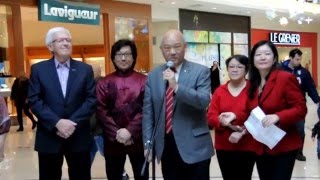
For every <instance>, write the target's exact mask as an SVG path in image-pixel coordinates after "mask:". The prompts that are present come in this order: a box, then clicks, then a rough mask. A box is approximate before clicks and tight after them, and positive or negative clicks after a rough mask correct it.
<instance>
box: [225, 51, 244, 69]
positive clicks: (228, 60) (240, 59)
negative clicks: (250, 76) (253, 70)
mask: <svg viewBox="0 0 320 180" xmlns="http://www.w3.org/2000/svg"><path fill="white" fill-rule="evenodd" d="M232 59H235V60H237V61H238V62H239V63H240V64H242V65H244V66H245V70H246V72H248V70H249V58H248V57H247V56H244V55H240V54H236V55H233V56H231V57H229V58H228V59H227V60H226V66H227V67H229V63H230V61H231V60H232Z"/></svg>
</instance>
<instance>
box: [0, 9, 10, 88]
mask: <svg viewBox="0 0 320 180" xmlns="http://www.w3.org/2000/svg"><path fill="white" fill-rule="evenodd" d="M7 14H11V8H10V7H9V6H5V5H0V85H1V87H3V86H5V85H4V84H6V78H5V76H8V75H10V64H9V59H8V53H9V50H8V49H9V35H8V21H7V19H8V18H7Z"/></svg>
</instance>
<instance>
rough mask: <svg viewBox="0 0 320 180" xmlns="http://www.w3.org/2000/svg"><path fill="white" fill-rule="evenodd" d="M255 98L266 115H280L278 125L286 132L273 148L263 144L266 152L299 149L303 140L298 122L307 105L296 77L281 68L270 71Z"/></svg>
mask: <svg viewBox="0 0 320 180" xmlns="http://www.w3.org/2000/svg"><path fill="white" fill-rule="evenodd" d="M257 94H258V93H257ZM255 99H256V105H259V106H260V108H261V109H262V110H263V111H264V113H265V114H266V115H267V114H277V115H278V116H279V122H278V123H277V124H276V125H277V126H278V127H279V128H280V129H282V130H284V131H285V132H286V135H285V136H284V137H283V139H281V141H280V142H279V143H278V144H277V145H276V146H275V147H274V148H273V149H272V150H271V149H269V148H268V147H267V146H264V145H263V146H264V153H267V154H279V153H284V152H288V151H293V150H297V149H299V148H300V147H301V146H302V142H301V138H300V136H299V134H298V131H297V128H296V123H297V122H299V121H301V120H302V119H304V117H305V115H306V113H307V107H306V100H305V98H304V96H303V94H302V93H301V90H300V87H299V83H298V81H297V79H296V77H295V76H294V75H293V74H290V73H288V72H285V71H281V70H274V71H272V72H270V75H269V78H268V79H267V82H266V84H265V86H264V88H263V91H262V93H261V94H260V97H259V98H258V97H257V98H255Z"/></svg>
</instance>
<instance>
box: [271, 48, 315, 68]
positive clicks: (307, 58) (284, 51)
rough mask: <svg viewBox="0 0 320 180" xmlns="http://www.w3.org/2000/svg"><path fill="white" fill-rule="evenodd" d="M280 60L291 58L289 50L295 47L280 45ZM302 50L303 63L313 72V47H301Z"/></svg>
mask: <svg viewBox="0 0 320 180" xmlns="http://www.w3.org/2000/svg"><path fill="white" fill-rule="evenodd" d="M277 49H278V53H279V62H283V61H285V60H287V59H289V52H290V51H291V50H292V49H294V48H293V47H278V48H277ZM299 49H300V50H301V51H302V53H303V54H302V61H301V65H302V66H303V67H304V68H306V69H308V70H309V72H312V48H300V47H299Z"/></svg>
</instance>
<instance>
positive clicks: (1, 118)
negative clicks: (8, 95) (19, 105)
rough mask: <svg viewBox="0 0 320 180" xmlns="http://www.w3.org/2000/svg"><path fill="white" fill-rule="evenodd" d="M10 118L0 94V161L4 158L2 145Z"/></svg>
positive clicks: (8, 127) (8, 128)
mask: <svg viewBox="0 0 320 180" xmlns="http://www.w3.org/2000/svg"><path fill="white" fill-rule="evenodd" d="M10 125H11V120H10V117H9V113H8V108H7V105H6V102H5V100H4V98H3V97H2V96H0V162H1V161H3V159H4V145H5V140H6V135H7V133H8V132H9V130H10Z"/></svg>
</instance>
